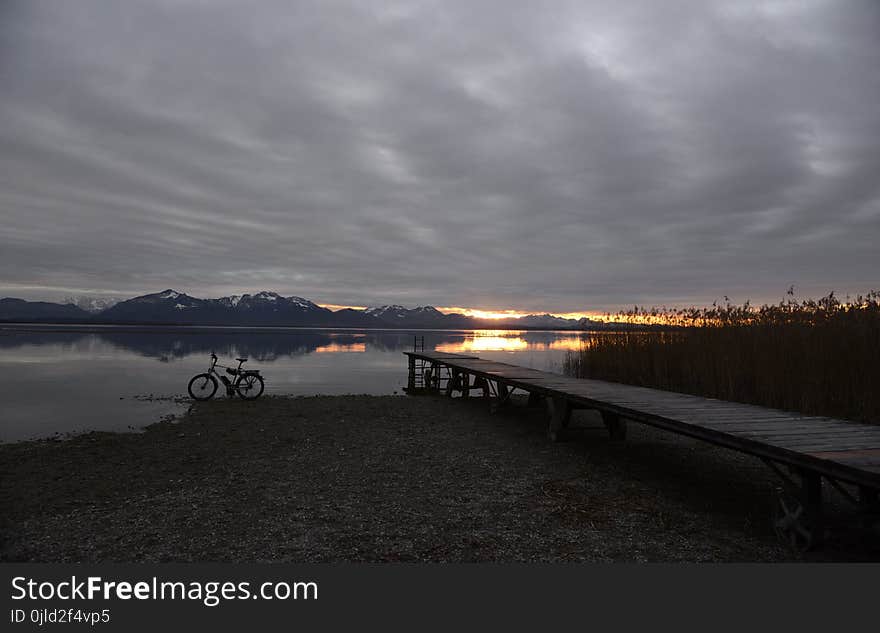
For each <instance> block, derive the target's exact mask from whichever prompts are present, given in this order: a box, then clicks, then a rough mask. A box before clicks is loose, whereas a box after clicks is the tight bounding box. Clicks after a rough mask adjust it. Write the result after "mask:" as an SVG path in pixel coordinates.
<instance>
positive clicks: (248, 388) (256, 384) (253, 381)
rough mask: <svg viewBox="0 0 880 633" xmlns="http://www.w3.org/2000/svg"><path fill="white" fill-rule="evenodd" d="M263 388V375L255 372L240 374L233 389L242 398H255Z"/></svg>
mask: <svg viewBox="0 0 880 633" xmlns="http://www.w3.org/2000/svg"><path fill="white" fill-rule="evenodd" d="M264 388H265V385H264V384H263V377H262V376H259V375H257V374H246V375H244V376H241V377H240V378H239V379H238V381H236V383H235V390H236V391H237V392H238V396H239V397H240V398H241V399H242V400H255V399H256V398H259V397H260V394H262V393H263V389H264Z"/></svg>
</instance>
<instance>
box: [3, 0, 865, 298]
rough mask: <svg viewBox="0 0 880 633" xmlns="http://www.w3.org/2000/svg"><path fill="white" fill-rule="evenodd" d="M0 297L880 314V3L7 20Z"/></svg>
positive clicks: (199, 8) (35, 14)
mask: <svg viewBox="0 0 880 633" xmlns="http://www.w3.org/2000/svg"><path fill="white" fill-rule="evenodd" d="M0 86H2V90H0V227H2V228H0V296H16V297H22V298H26V299H48V300H58V299H60V298H62V297H67V296H77V295H89V296H122V297H130V296H134V295H138V294H144V293H147V292H156V291H160V290H164V289H165V288H174V289H176V290H179V291H184V292H187V293H188V294H191V295H194V296H199V297H218V296H224V295H229V294H236V293H241V292H249V291H259V290H264V289H268V290H274V291H277V292H279V293H281V294H283V295H299V296H303V297H307V298H310V299H312V300H314V301H316V302H319V303H322V304H334V305H356V306H371V305H381V304H387V303H398V304H404V305H410V306H413V305H424V304H432V305H436V306H458V307H470V308H479V309H482V310H487V311H501V310H516V311H522V312H552V313H573V312H602V311H606V310H616V309H618V308H620V307H624V306H631V305H633V304H638V305H690V304H707V303H711V302H712V301H713V300H715V299H718V298H720V297H723V296H725V295H726V296H729V297H730V298H731V299H732V300H734V301H737V302H740V301H744V300H746V299H751V300H753V301H755V302H762V301H778V300H780V299H781V298H782V297H783V295H784V294H785V292H786V290H788V288H789V287H790V286H792V285H794V286H795V288H796V291H797V294H798V296H802V297H804V296H819V295H822V294H826V293H827V292H829V291H831V290H835V291H837V293H838V294H839V295H843V294H846V293H857V292H864V291H867V290H871V289H874V288H880V278H878V277H880V275H878V271H880V254H878V253H880V248H878V238H880V2H876V1H873V0H866V1H864V2H857V1H849V0H829V1H824V2H823V1H816V0H796V1H786V2H763V3H756V4H755V3H749V2H743V1H740V0H736V1H730V2H708V1H705V0H698V1H693V2H674V1H668V2H667V1H664V2H656V1H654V0H646V1H644V2H626V3H624V2H618V1H614V2H588V1H585V0H576V1H565V0H558V1H549V0H543V1H537V0H536V1H526V0H524V1H522V2H510V1H508V0H494V1H485V2H484V1H480V0H464V1H458V0H437V1H424V2H423V1H419V0H405V1H402V2H384V1H381V0H371V1H358V2H343V1H338V2H337V1H334V0H321V1H315V2H296V1H290V0H284V1H278V2H274V1H260V2H254V3H250V2H248V3H245V2H239V1H234V2H232V1H230V2H227V1H224V0H211V1H207V0H191V1H185V0H138V1H133V2H115V1H113V0H104V1H100V2H97V1H93V0H77V1H76V2H53V1H42V0H27V1H22V2H18V1H13V0H0Z"/></svg>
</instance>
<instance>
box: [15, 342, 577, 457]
mask: <svg viewBox="0 0 880 633" xmlns="http://www.w3.org/2000/svg"><path fill="white" fill-rule="evenodd" d="M418 334H420V335H422V334H423V335H424V336H425V349H436V350H441V351H449V352H469V353H475V354H477V355H479V356H481V357H483V358H490V359H494V360H501V361H505V362H510V363H514V364H517V365H526V366H529V367H534V368H536V369H541V370H547V371H560V369H561V363H562V360H563V358H564V357H565V354H566V352H567V351H568V350H572V349H579V347H580V346H581V344H582V342H586V341H587V339H588V337H589V336H590V335H589V334H588V333H581V332H574V333H573V332H526V331H494V330H492V331H488V330H473V331H420V332H418ZM413 335H414V333H413V332H404V331H387V330H361V331H358V330H303V329H273V330H254V329H248V328H142V329H138V328H128V327H126V328H122V327H106V328H97V329H96V328H94V327H91V328H82V329H76V328H73V329H72V328H69V327H68V328H64V329H61V328H52V327H41V328H34V327H30V326H29V328H28V329H27V330H24V329H16V328H14V327H11V326H4V327H3V328H2V329H0V371H2V372H3V375H5V376H8V377H10V378H11V380H9V381H7V384H11V385H12V387H13V388H12V389H11V390H7V392H6V393H5V394H4V396H3V400H2V405H0V406H2V415H0V441H15V440H20V439H27V438H33V437H45V436H49V435H53V434H56V433H61V434H64V433H71V432H80V431H84V430H106V431H120V430H129V429H137V428H140V427H143V426H144V425H147V424H150V423H152V422H155V421H157V420H159V419H160V418H161V417H162V416H163V415H167V414H169V413H175V412H178V411H181V410H183V409H185V407H186V406H187V405H186V404H181V403H180V402H174V401H173V398H174V397H175V396H181V397H182V396H185V395H186V385H187V383H188V382H189V379H190V377H192V376H193V375H194V374H197V373H200V372H203V371H205V370H206V369H207V367H208V363H209V355H210V353H211V351H214V352H215V353H216V354H217V355H218V356H219V357H220V362H221V363H223V364H226V363H227V362H231V363H232V364H235V362H234V361H232V359H233V358H235V357H236V356H242V357H248V358H249V359H250V361H249V362H248V363H247V365H246V366H247V367H249V368H253V369H261V370H262V372H263V375H264V376H265V378H266V393H268V394H294V395H314V394H347V393H358V394H364V393H367V394H393V393H402V388H403V386H404V385H405V384H406V378H407V376H406V358H405V357H404V356H403V354H402V353H401V352H403V351H405V350H411V349H412V344H413ZM221 392H222V388H221V389H220V390H218V396H219V394H220V393H221Z"/></svg>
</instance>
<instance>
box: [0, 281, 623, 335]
mask: <svg viewBox="0 0 880 633" xmlns="http://www.w3.org/2000/svg"><path fill="white" fill-rule="evenodd" d="M83 304H84V307H87V308H89V310H90V311H87V310H83V309H82V308H80V307H78V306H75V305H72V304H69V303H68V304H58V303H47V302H43V301H36V302H34V301H24V300H22V299H12V298H10V299H0V321H34V322H41V321H50V322H51V321H65V322H81V323H96V324H97V323H109V324H168V325H170V324H176V325H251V326H294V327H297V326H298V327H353V328H407V329H499V328H506V329H597V328H603V327H608V326H606V325H605V324H603V323H601V322H597V321H591V320H589V319H580V320H575V319H564V318H561V317H556V316H553V315H551V314H541V315H529V316H525V317H521V318H518V319H515V318H511V319H507V320H503V321H498V320H490V319H477V318H474V317H469V316H466V315H464V314H458V313H448V314H447V313H443V312H440V311H439V310H437V309H436V308H434V307H433V306H421V307H417V308H406V307H404V306H401V305H385V306H380V307H375V308H367V309H366V310H354V309H351V308H345V309H341V310H337V311H335V312H334V311H333V310H328V309H327V308H322V307H321V306H319V305H318V304H316V303H314V302H312V301H310V300H308V299H304V298H302V297H296V296H290V297H284V296H281V295H280V294H278V293H276V292H270V291H268V290H266V291H263V292H257V293H255V294H244V295H232V296H229V297H221V298H219V299H200V298H197V297H192V296H190V295H188V294H185V293H182V292H177V291H175V290H172V289H170V288H169V289H168V290H163V291H162V292H156V293H153V294H148V295H143V296H140V297H134V298H133V299H128V300H127V301H120V302H119V303H115V304H113V305H110V307H107V308H106V309H103V310H99V311H97V312H94V310H95V309H96V304H95V303H94V302H91V301H89V302H83Z"/></svg>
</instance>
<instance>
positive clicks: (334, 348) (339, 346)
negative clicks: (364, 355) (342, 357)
mask: <svg viewBox="0 0 880 633" xmlns="http://www.w3.org/2000/svg"><path fill="white" fill-rule="evenodd" d="M366 351H367V344H366V343H348V344H346V343H330V344H329V345H321V346H319V347H316V348H315V353H316V354H326V353H336V352H366Z"/></svg>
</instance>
